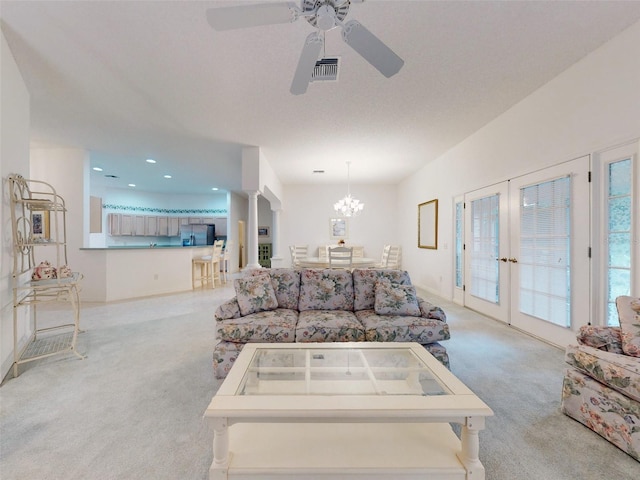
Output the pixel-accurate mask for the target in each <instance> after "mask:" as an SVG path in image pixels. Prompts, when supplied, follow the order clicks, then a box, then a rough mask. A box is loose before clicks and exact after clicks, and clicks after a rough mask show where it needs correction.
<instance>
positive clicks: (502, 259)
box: [496, 257, 507, 263]
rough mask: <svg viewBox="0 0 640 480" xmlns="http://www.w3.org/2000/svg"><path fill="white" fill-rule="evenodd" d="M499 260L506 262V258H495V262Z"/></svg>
mask: <svg viewBox="0 0 640 480" xmlns="http://www.w3.org/2000/svg"><path fill="white" fill-rule="evenodd" d="M498 260H500V261H501V262H505V263H506V262H507V257H502V258H496V262H497V261H498Z"/></svg>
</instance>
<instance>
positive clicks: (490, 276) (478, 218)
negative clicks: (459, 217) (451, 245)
mask: <svg viewBox="0 0 640 480" xmlns="http://www.w3.org/2000/svg"><path fill="white" fill-rule="evenodd" d="M499 232H500V195H499V194H496V195H492V196H489V197H485V198H481V199H478V200H473V201H472V202H471V239H472V245H471V249H470V250H471V251H470V252H468V254H469V255H470V256H471V277H472V278H471V288H470V291H471V295H474V296H476V297H479V298H482V299H484V300H487V301H489V302H492V303H496V304H497V303H499V302H500V288H499V285H500V268H499V264H498V261H497V258H498V252H499V248H500V237H499Z"/></svg>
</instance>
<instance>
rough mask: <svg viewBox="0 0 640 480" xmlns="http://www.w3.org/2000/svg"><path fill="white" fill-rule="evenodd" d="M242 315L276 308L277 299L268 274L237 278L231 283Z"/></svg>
mask: <svg viewBox="0 0 640 480" xmlns="http://www.w3.org/2000/svg"><path fill="white" fill-rule="evenodd" d="M233 286H234V287H235V290H236V298H237V300H238V306H239V307H240V312H241V313H242V315H250V314H252V313H256V312H262V311H265V310H275V309H276V308H278V299H277V298H276V294H275V292H274V290H273V286H272V285H271V277H270V276H269V274H264V275H256V276H252V277H245V278H238V279H236V280H234V281H233Z"/></svg>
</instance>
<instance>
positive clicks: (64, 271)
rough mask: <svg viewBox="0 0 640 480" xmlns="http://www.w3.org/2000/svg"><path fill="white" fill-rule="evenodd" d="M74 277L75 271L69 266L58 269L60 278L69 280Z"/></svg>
mask: <svg viewBox="0 0 640 480" xmlns="http://www.w3.org/2000/svg"><path fill="white" fill-rule="evenodd" d="M72 276H73V271H72V270H71V267H70V266H69V265H62V266H61V267H60V268H59V269H58V278H69V277H72Z"/></svg>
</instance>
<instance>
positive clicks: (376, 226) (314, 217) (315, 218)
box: [281, 183, 417, 265]
mask: <svg viewBox="0 0 640 480" xmlns="http://www.w3.org/2000/svg"><path fill="white" fill-rule="evenodd" d="M284 191H285V197H286V199H287V201H286V204H284V205H283V210H282V214H281V226H282V228H281V255H282V257H283V260H284V264H285V265H290V264H291V258H290V257H289V245H294V244H296V245H309V249H310V252H311V253H312V254H316V253H317V250H316V249H317V247H318V246H320V245H327V244H333V243H336V240H332V239H331V236H330V228H329V220H330V219H331V218H336V214H335V211H334V209H333V204H334V203H336V202H337V201H338V200H340V199H341V198H343V197H344V196H345V195H346V194H347V187H346V185H285V187H284ZM351 194H352V196H353V197H355V198H357V199H358V200H360V201H361V202H363V203H364V204H365V207H364V210H363V212H362V213H361V214H360V215H359V216H357V217H355V218H351V219H349V220H348V224H349V237H348V239H347V245H363V246H364V249H365V256H367V257H374V258H378V257H381V256H382V247H383V246H384V245H385V244H387V243H392V244H397V243H398V242H399V241H400V236H399V234H398V227H399V224H398V215H397V209H396V205H397V194H396V187H395V186H393V185H358V184H353V183H352V185H351ZM416 218H417V217H416ZM416 218H414V223H415V222H416V221H417V220H416Z"/></svg>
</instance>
